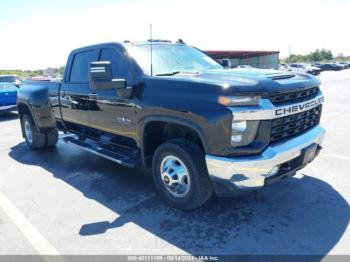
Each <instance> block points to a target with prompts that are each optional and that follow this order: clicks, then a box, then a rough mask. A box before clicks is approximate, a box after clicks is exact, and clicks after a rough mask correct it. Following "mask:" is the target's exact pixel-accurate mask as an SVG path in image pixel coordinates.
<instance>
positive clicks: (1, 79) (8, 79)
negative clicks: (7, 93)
mask: <svg viewBox="0 0 350 262" xmlns="http://www.w3.org/2000/svg"><path fill="white" fill-rule="evenodd" d="M15 81H16V77H15V76H2V77H1V76H0V82H7V83H12V82H15Z"/></svg>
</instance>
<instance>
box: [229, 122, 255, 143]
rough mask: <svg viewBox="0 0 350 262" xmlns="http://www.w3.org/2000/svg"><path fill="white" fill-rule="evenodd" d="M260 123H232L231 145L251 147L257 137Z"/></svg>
mask: <svg viewBox="0 0 350 262" xmlns="http://www.w3.org/2000/svg"><path fill="white" fill-rule="evenodd" d="M258 126H259V121H255V120H254V121H241V120H240V121H232V128H231V130H232V132H231V145H232V146H234V147H238V146H246V145H249V144H250V143H251V142H252V141H253V140H254V139H255V137H256V133H257V130H258Z"/></svg>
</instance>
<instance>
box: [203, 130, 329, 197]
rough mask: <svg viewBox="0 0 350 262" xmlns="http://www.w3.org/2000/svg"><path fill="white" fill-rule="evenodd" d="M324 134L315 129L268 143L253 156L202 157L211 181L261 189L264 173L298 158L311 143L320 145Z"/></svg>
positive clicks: (234, 186) (242, 187) (243, 187)
mask: <svg viewBox="0 0 350 262" xmlns="http://www.w3.org/2000/svg"><path fill="white" fill-rule="evenodd" d="M324 134H325V130H324V129H323V128H322V127H320V126H316V127H314V128H313V129H311V130H310V131H308V132H306V133H304V134H302V135H299V136H297V137H295V138H291V139H289V140H287V141H282V142H277V143H274V144H271V145H270V146H269V147H268V148H267V149H266V150H265V151H264V152H263V153H262V154H260V155H257V156H239V157H230V158H228V157H218V156H213V155H206V156H205V160H206V164H207V168H208V172H209V175H210V176H211V177H212V179H213V178H219V179H223V180H227V181H228V182H230V183H231V184H232V186H233V188H235V189H238V190H239V189H251V188H258V187H262V186H264V182H265V178H266V176H267V174H268V172H269V171H270V170H271V169H272V168H273V167H275V166H278V165H280V164H282V163H285V162H287V161H289V160H292V159H294V158H296V157H298V156H300V155H301V153H302V149H304V148H306V147H307V146H309V145H311V144H314V143H315V144H318V145H319V144H321V143H322V141H323V138H324ZM213 181H214V179H213Z"/></svg>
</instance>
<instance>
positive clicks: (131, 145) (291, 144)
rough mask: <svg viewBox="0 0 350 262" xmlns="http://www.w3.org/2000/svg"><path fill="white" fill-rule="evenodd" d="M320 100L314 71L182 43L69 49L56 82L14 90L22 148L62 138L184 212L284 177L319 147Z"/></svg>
mask: <svg viewBox="0 0 350 262" xmlns="http://www.w3.org/2000/svg"><path fill="white" fill-rule="evenodd" d="M322 102H323V95H322V92H321V90H320V82H319V81H318V80H317V79H316V78H314V77H313V76H310V75H307V74H301V73H290V72H288V73H286V72H281V71H274V70H257V69H224V68H223V67H222V66H221V65H220V64H218V63H217V62H216V61H215V60H213V59H211V58H210V57H208V56H207V55H205V54H204V53H203V52H201V51H200V50H198V49H196V48H194V47H190V46H187V45H185V44H183V43H171V42H169V41H155V40H150V41H146V42H130V41H125V42H123V43H105V44H98V45H92V46H88V47H83V48H80V49H76V50H73V51H72V52H71V54H70V55H69V57H68V61H67V65H66V67H65V72H64V77H63V79H62V81H61V82H53V81H52V82H50V81H26V82H24V83H23V85H22V87H21V88H20V89H19V90H18V100H17V107H18V113H19V116H20V121H21V126H22V133H23V137H24V138H25V140H26V142H27V144H28V146H29V147H30V148H31V149H41V148H45V147H51V146H54V145H55V144H56V143H57V140H58V131H59V130H61V131H63V132H65V133H68V135H65V136H64V137H63V138H62V139H63V140H64V141H65V142H67V143H70V144H73V145H76V146H78V147H80V148H83V149H85V150H88V151H90V152H92V153H94V154H96V155H99V156H102V157H105V158H107V159H110V160H112V161H115V162H117V163H119V164H121V165H124V166H127V167H130V168H133V167H140V166H142V167H145V168H152V172H153V179H154V183H155V185H156V188H157V191H158V193H159V195H160V196H161V197H162V199H163V200H164V201H166V202H167V203H168V204H170V205H172V206H174V207H177V208H181V209H194V208H196V207H199V206H201V205H202V204H203V203H205V202H206V201H207V200H208V199H209V197H210V196H211V195H212V193H213V192H215V193H216V194H217V195H219V196H230V195H233V194H237V192H243V191H250V190H255V189H258V188H261V187H263V186H265V185H267V184H270V183H272V182H275V181H277V180H279V179H282V178H285V177H288V176H292V175H294V174H295V173H296V171H297V170H299V169H301V168H303V167H304V166H305V165H306V164H308V163H309V162H311V161H312V160H313V159H314V157H315V156H316V155H317V154H318V152H319V151H320V149H321V146H320V145H321V142H322V140H323V137H324V133H325V131H324V129H323V128H322V127H321V126H320V125H319V122H320V117H321V110H322Z"/></svg>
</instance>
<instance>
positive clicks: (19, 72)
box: [0, 66, 64, 79]
mask: <svg viewBox="0 0 350 262" xmlns="http://www.w3.org/2000/svg"><path fill="white" fill-rule="evenodd" d="M63 71H64V66H61V67H58V68H53V72H54V73H55V74H60V75H63ZM0 75H16V76H18V77H19V78H21V79H27V78H30V77H33V76H42V75H44V70H41V69H40V70H1V69H0Z"/></svg>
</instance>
